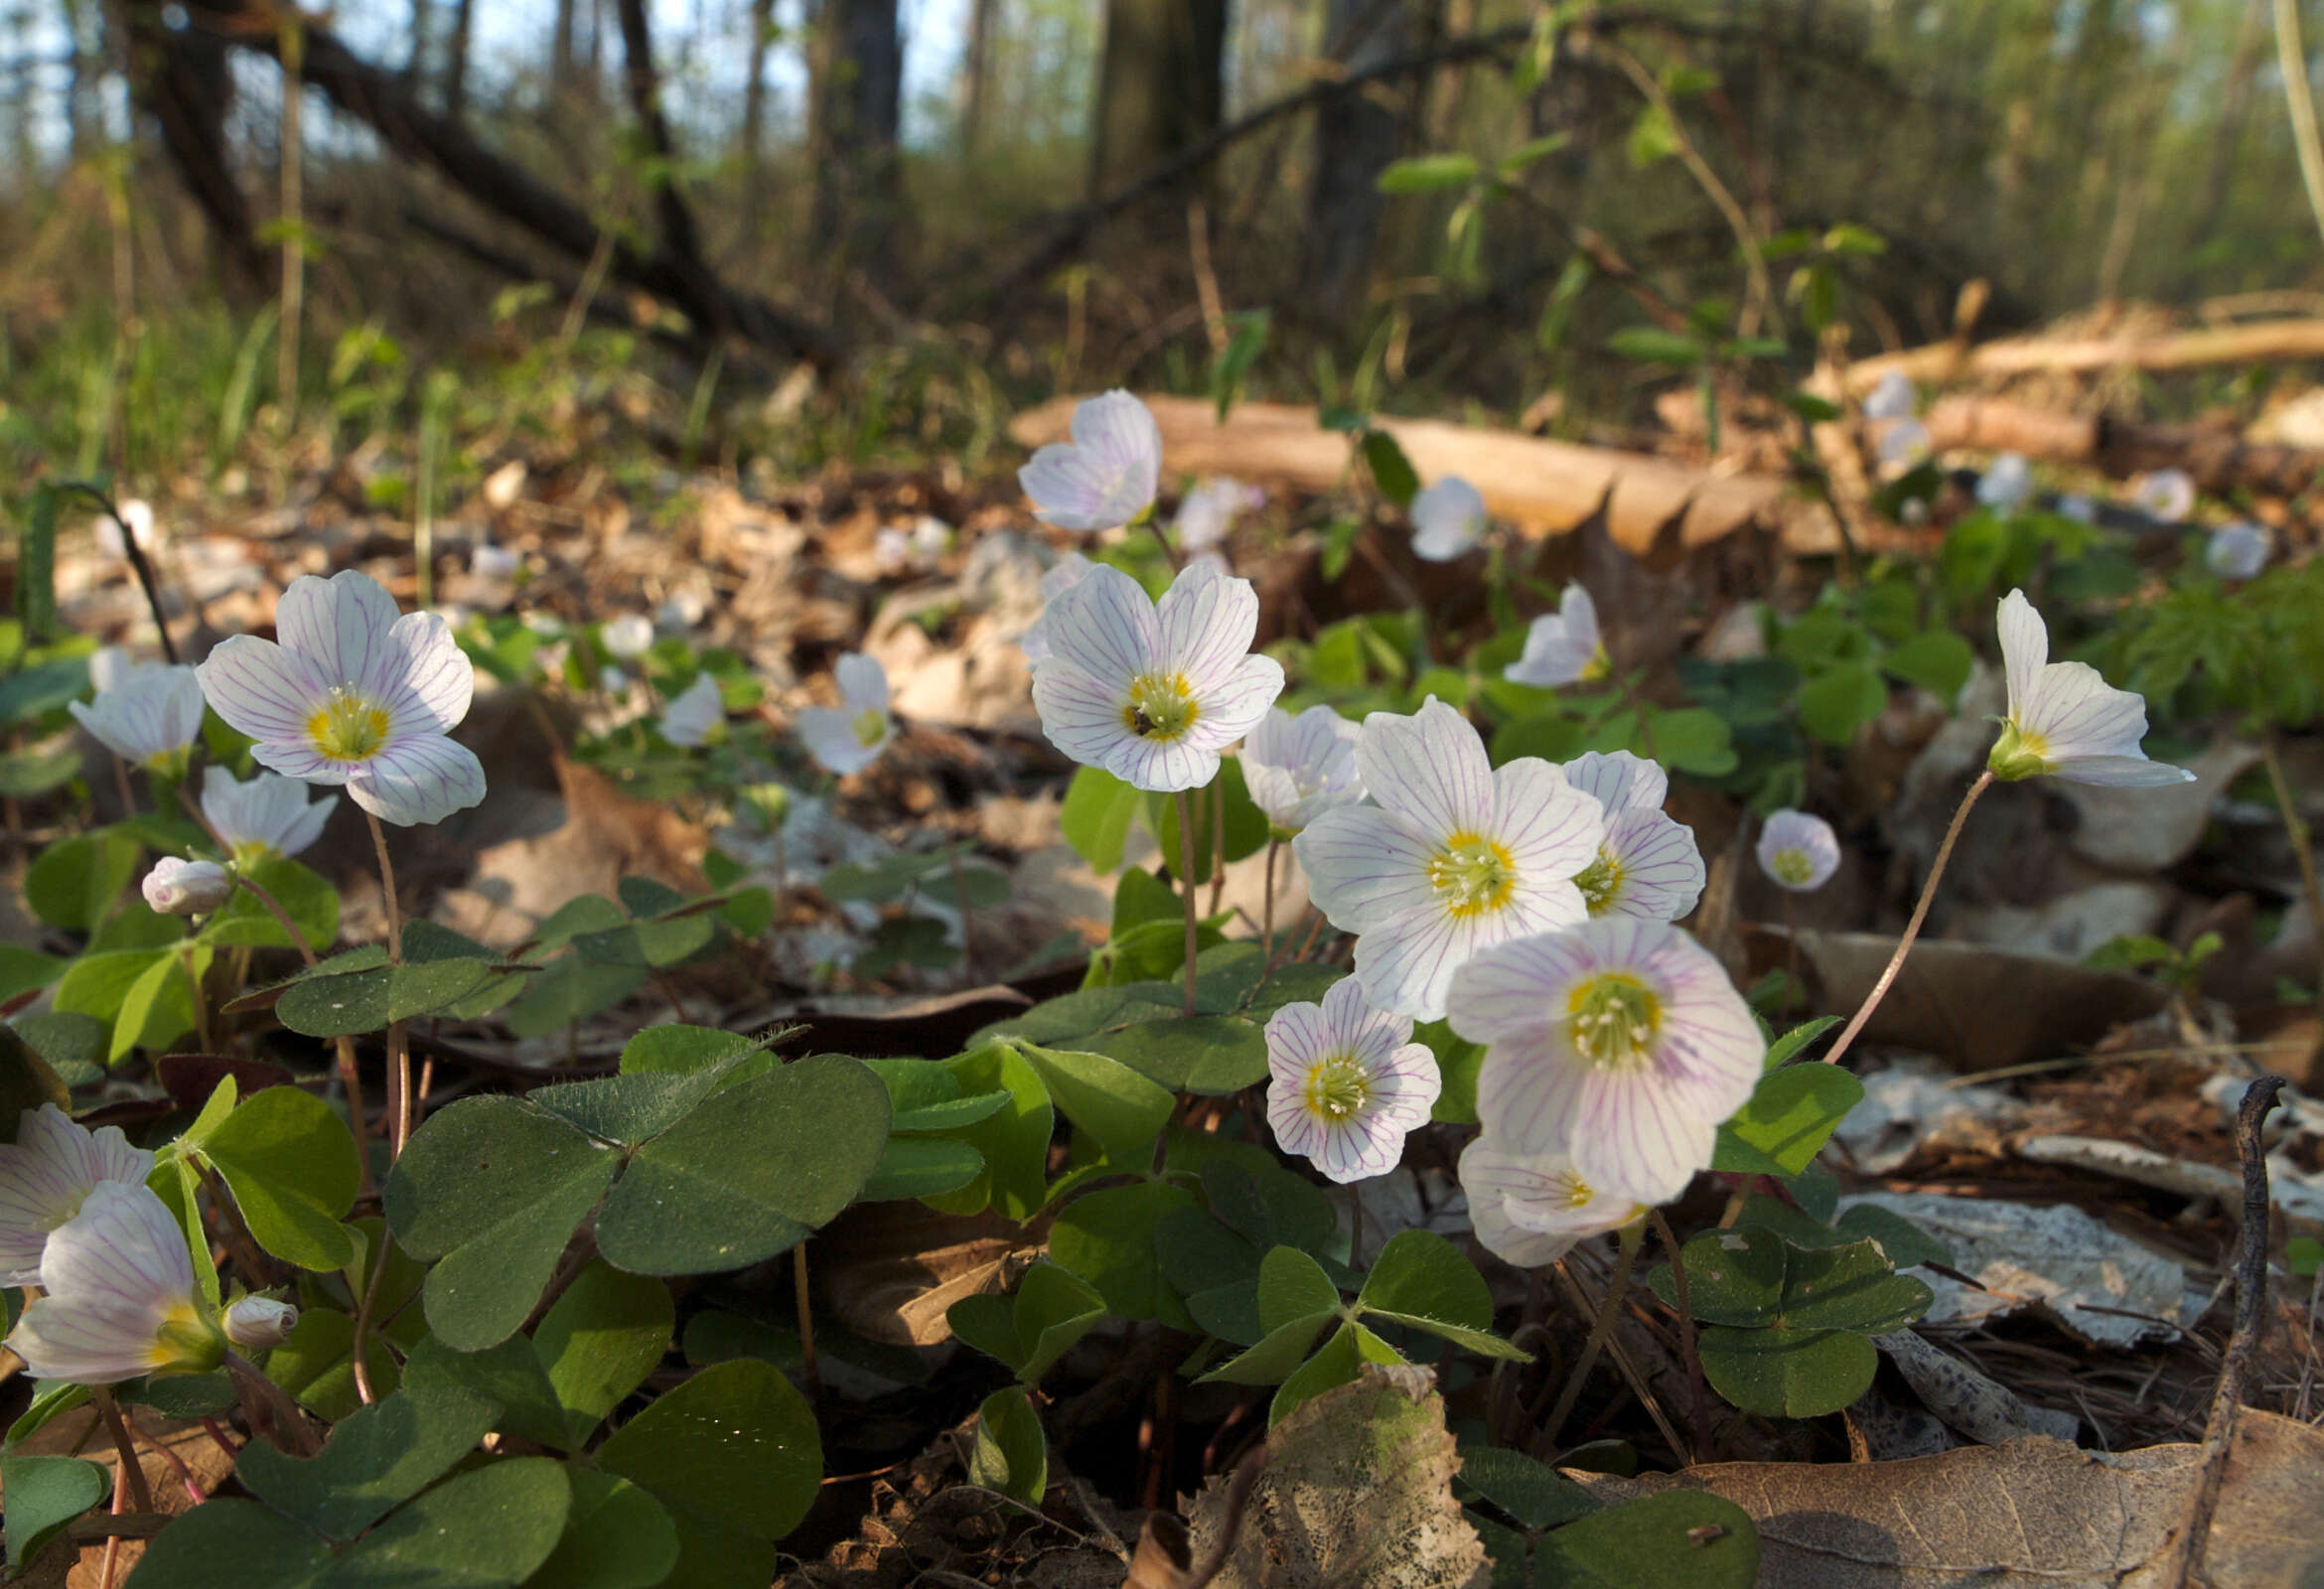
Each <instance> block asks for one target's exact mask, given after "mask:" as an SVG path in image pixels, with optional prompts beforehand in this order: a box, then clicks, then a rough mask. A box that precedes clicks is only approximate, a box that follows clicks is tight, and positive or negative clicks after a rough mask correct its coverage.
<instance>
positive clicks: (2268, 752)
mask: <svg viewBox="0 0 2324 1589" xmlns="http://www.w3.org/2000/svg"><path fill="white" fill-rule="evenodd" d="M2259 757H2260V760H2261V761H2262V762H2264V763H2265V764H2266V767H2267V783H2268V787H2269V788H2270V789H2272V790H2273V791H2274V792H2275V810H2276V814H2277V815H2278V816H2280V817H2282V818H2283V834H2284V837H2286V838H2288V839H2290V840H2291V847H2292V859H2293V860H2295V861H2297V862H2298V863H2299V867H2300V893H2301V894H2302V895H2303V896H2304V897H2305V898H2306V900H2307V902H2308V929H2309V932H2310V933H2311V934H2313V935H2314V937H2315V939H2316V1003H2317V1005H2318V1007H2319V1008H2324V882H2319V881H2318V879H2317V876H2316V849H2315V835H2313V834H2312V833H2310V832H2309V831H2308V821H2307V818H2306V817H2304V816H2302V815H2300V802H2299V801H2298V800H2297V799H2295V798H2294V797H2293V795H2292V787H2291V780H2290V779H2288V778H2285V777H2284V776H2283V758H2282V757H2281V756H2279V755H2277V754H2276V745H2275V736H2274V735H2273V734H2272V733H2271V734H2268V735H2267V736H2266V737H2265V738H2263V739H2261V740H2260V741H2259Z"/></svg>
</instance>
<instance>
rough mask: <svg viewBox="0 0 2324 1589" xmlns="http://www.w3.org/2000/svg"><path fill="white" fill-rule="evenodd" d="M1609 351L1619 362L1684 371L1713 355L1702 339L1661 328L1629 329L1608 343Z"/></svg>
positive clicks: (1624, 329) (1607, 341)
mask: <svg viewBox="0 0 2324 1589" xmlns="http://www.w3.org/2000/svg"><path fill="white" fill-rule="evenodd" d="M1606 347H1607V350H1608V351H1609V352H1611V353H1613V354H1614V355H1615V356H1616V357H1618V358H1622V359H1629V360H1634V361H1638V362H1640V363H1650V364H1672V365H1675V366H1676V367H1678V368H1680V369H1691V368H1693V367H1694V366H1695V365H1696V364H1699V363H1701V362H1702V361H1703V356H1704V355H1705V354H1706V353H1708V352H1709V350H1708V349H1707V348H1706V347H1704V345H1703V343H1702V342H1701V340H1700V339H1698V338H1695V337H1692V336H1689V335H1688V334H1687V333H1685V332H1682V331H1665V330H1664V329H1663V328H1662V327H1660V326H1625V327H1623V328H1622V329H1621V330H1620V331H1617V332H1616V333H1614V335H1613V336H1611V337H1608V338H1607V339H1606Z"/></svg>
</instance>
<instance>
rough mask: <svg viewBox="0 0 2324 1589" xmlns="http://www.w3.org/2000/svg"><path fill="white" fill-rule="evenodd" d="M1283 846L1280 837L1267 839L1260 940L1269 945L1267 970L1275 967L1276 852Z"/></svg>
mask: <svg viewBox="0 0 2324 1589" xmlns="http://www.w3.org/2000/svg"><path fill="white" fill-rule="evenodd" d="M1282 847H1283V841H1282V840H1281V839H1279V838H1270V839H1268V840H1267V882H1266V888H1265V890H1264V892H1263V895H1262V898H1263V899H1264V900H1265V903H1264V904H1263V905H1261V906H1260V907H1259V941H1260V942H1261V943H1264V944H1265V945H1266V946H1267V972H1268V973H1269V974H1271V973H1272V972H1273V971H1274V969H1275V852H1276V851H1277V850H1279V849H1281V848H1282ZM1262 980H1263V978H1262Z"/></svg>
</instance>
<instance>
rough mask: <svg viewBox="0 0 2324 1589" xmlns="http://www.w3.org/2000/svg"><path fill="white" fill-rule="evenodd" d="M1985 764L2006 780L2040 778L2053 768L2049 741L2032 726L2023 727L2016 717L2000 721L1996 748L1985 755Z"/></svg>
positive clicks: (1994, 774) (1994, 742) (2007, 781)
mask: <svg viewBox="0 0 2324 1589" xmlns="http://www.w3.org/2000/svg"><path fill="white" fill-rule="evenodd" d="M1985 765H1986V767H1988V768H1990V769H1991V770H1992V773H1993V776H1994V777H1995V778H1997V779H2000V780H2001V781H2002V782H2003V783H2014V782H2016V781H2017V780H2019V779H2023V778H2038V777H2040V776H2041V775H2042V774H2044V773H2046V772H2048V771H2049V770H2050V768H2051V765H2052V763H2051V760H2050V742H2049V741H2048V740H2047V739H2045V738H2043V737H2042V736H2041V735H2039V734H2037V733H2035V732H2033V731H2032V730H2031V729H2028V728H2023V727H2020V726H2019V724H2018V722H2017V719H2015V718H2014V717H2013V718H2011V719H2009V720H2008V721H2007V722H2005V723H2003V724H2002V725H2001V737H2000V738H1999V739H1997V740H1995V741H1993V751H1992V754H1991V755H1989V756H1987V757H1986V758H1985Z"/></svg>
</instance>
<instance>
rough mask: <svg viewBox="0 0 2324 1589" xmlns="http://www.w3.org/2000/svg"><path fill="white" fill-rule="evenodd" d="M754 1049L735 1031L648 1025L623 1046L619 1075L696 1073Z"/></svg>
mask: <svg viewBox="0 0 2324 1589" xmlns="http://www.w3.org/2000/svg"><path fill="white" fill-rule="evenodd" d="M758 1046H759V1045H758V1044H757V1043H756V1042H755V1041H754V1040H752V1039H750V1038H748V1037H745V1036H743V1035H742V1034H741V1033H739V1032H721V1031H719V1030H717V1029H716V1028H715V1027H708V1026H682V1025H677V1024H674V1023H673V1024H671V1025H669V1026H650V1027H648V1028H646V1030H645V1031H643V1032H640V1033H639V1034H638V1035H637V1036H636V1037H633V1038H631V1039H630V1041H629V1042H628V1043H627V1044H626V1045H625V1046H624V1047H623V1049H622V1062H621V1074H622V1075H624V1076H635V1075H638V1074H639V1073H641V1072H654V1071H675V1072H681V1073H682V1072H691V1071H699V1070H703V1069H706V1068H707V1067H710V1066H714V1065H717V1064H719V1063H720V1062H721V1061H724V1060H730V1059H733V1058H734V1057H735V1056H736V1055H739V1054H748V1053H749V1052H750V1051H751V1050H752V1049H754V1048H757V1047H758Z"/></svg>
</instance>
